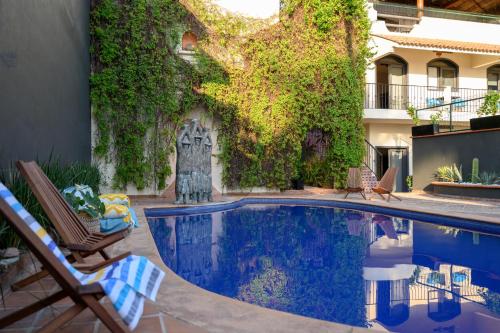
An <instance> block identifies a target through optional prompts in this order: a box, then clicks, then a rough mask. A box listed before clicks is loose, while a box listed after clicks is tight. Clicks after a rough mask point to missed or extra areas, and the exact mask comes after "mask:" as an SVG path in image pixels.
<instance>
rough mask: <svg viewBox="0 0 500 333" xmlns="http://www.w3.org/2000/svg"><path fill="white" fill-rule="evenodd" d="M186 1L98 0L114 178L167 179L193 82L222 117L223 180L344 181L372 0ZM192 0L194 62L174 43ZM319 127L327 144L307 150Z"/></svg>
mask: <svg viewBox="0 0 500 333" xmlns="http://www.w3.org/2000/svg"><path fill="white" fill-rule="evenodd" d="M179 2H180V3H182V5H181V4H180V3H179ZM179 2H177V1H175V0H134V1H132V0H122V1H117V0H94V1H93V4H92V17H91V37H92V76H91V89H92V90H91V91H92V93H91V97H92V106H93V112H94V119H95V121H96V124H97V129H98V140H97V144H96V147H95V154H96V155H97V156H100V157H107V158H108V159H110V160H113V162H114V163H115V165H116V173H115V175H114V185H115V187H125V186H126V185H127V184H128V183H134V184H135V185H136V186H137V187H138V188H139V189H141V188H144V187H145V186H146V185H148V184H149V182H150V181H151V180H152V181H154V182H155V183H156V185H157V187H158V188H159V189H161V188H163V187H164V185H165V179H166V177H167V176H168V175H170V173H171V169H170V165H169V155H170V154H171V153H172V152H173V151H174V145H173V143H174V140H175V131H176V128H177V126H178V124H179V121H180V120H181V117H182V115H183V114H185V113H186V112H188V111H190V110H191V109H192V107H193V105H194V103H196V102H197V96H196V95H195V94H193V88H195V89H194V91H197V93H198V94H199V97H201V100H202V101H203V102H204V104H205V105H206V106H207V108H208V110H209V111H210V112H211V113H212V114H213V115H214V116H216V117H217V118H218V119H220V128H219V131H218V134H219V136H218V140H219V145H220V148H221V154H220V156H219V161H220V163H221V164H222V166H223V182H224V184H225V185H227V186H229V187H236V188H246V187H253V186H267V187H273V188H280V189H285V188H288V187H289V186H290V183H291V180H292V179H297V178H302V179H305V180H307V182H308V183H310V184H313V185H321V186H332V185H335V186H342V185H343V184H344V181H345V177H346V171H347V169H348V167H350V166H357V165H359V164H360V163H361V160H362V156H363V137H364V127H363V125H362V114H363V91H364V74H365V69H366V65H367V59H368V57H369V56H370V52H369V49H368V47H367V41H368V31H369V20H368V19H367V14H366V10H365V8H364V0H284V1H282V2H283V3H282V11H281V13H280V17H279V21H278V20H277V18H272V19H268V20H257V19H249V18H243V17H240V16H237V15H232V14H229V13H227V12H224V11H222V10H221V9H220V8H219V7H217V6H215V5H214V4H213V2H212V1H211V0H180V1H179ZM186 8H187V11H189V12H190V15H193V17H195V18H196V20H198V21H199V22H200V24H201V26H202V27H203V28H204V29H205V35H204V36H203V38H202V40H201V41H200V43H199V44H198V50H197V65H196V66H195V67H196V68H192V67H191V66H190V65H189V64H187V63H185V62H184V61H183V60H181V59H180V58H179V57H178V56H177V55H176V53H175V47H176V44H177V43H178V42H179V40H180V32H181V31H182V30H183V23H182V22H184V20H185V19H186V13H187V11H186ZM273 20H275V22H272V21H273ZM311 131H313V132H314V131H319V132H321V133H322V135H324V136H325V137H327V138H328V140H326V141H325V142H327V143H328V144H327V145H325V147H323V148H322V153H321V155H320V156H316V155H314V154H313V155H311V156H308V154H305V153H304V149H305V147H304V142H305V141H306V138H307V135H308V133H310V132H311Z"/></svg>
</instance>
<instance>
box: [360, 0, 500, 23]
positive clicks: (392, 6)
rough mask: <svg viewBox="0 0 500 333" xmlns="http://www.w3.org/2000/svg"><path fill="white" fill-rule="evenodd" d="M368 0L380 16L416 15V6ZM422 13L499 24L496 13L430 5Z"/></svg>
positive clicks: (444, 17) (451, 18) (499, 17)
mask: <svg viewBox="0 0 500 333" xmlns="http://www.w3.org/2000/svg"><path fill="white" fill-rule="evenodd" d="M370 2H373V7H374V8H375V10H376V11H377V12H378V13H379V14H381V16H383V15H393V16H403V17H410V18H415V17H417V16H418V9H417V7H416V6H410V5H403V4H397V3H388V2H380V1H377V0H373V1H370ZM422 14H423V16H428V17H436V18H443V19H449V20H460V21H471V22H479V23H493V24H500V16H498V15H489V14H478V13H469V12H463V11H458V10H449V9H440V8H432V7H424V10H423V13H422Z"/></svg>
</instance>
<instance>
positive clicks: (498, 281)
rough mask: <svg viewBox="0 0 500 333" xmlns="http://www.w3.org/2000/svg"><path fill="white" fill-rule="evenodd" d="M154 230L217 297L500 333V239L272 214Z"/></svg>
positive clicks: (183, 270)
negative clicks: (499, 312)
mask: <svg viewBox="0 0 500 333" xmlns="http://www.w3.org/2000/svg"><path fill="white" fill-rule="evenodd" d="M149 225H150V228H151V231H152V233H153V237H154V239H155V242H156V245H157V247H158V250H159V252H160V254H161V256H162V258H163V260H164V262H165V263H166V264H167V265H168V266H169V267H170V268H171V269H172V270H174V271H175V272H176V273H177V274H178V275H180V276H181V277H183V278H184V279H186V280H187V281H190V282H191V283H193V284H196V285H198V286H200V287H203V288H205V289H207V290H210V291H213V292H216V293H218V294H221V295H225V296H229V297H233V298H236V299H239V300H242V301H245V302H249V303H253V304H258V305H261V306H264V307H268V308H272V309H277V310H282V311H287V312H291V313H295V314H299V315H304V316H307V317H312V318H317V319H323V320H328V321H334V322H340V323H345V324H350V325H356V326H365V327H369V326H374V327H379V328H380V327H381V326H384V327H387V328H389V329H391V330H394V331H397V332H455V333H459V332H476V333H483V332H488V333H491V332H496V331H495V329H497V330H498V331H500V329H499V327H500V319H499V317H497V316H496V315H494V314H493V313H492V312H490V311H489V310H488V309H487V307H486V306H484V303H485V299H486V301H487V303H488V305H489V307H490V308H492V307H494V306H495V304H496V306H497V307H498V306H499V299H498V294H497V292H500V261H499V259H500V237H497V236H492V235H485V234H478V233H473V232H469V231H464V230H460V229H453V228H449V227H442V226H437V225H433V224H429V223H422V222H416V221H409V220H404V219H399V218H395V217H390V216H386V215H380V214H374V213H367V212H361V211H354V210H346V209H338V208H323V207H305V206H276V205H262V206H256V205H255V206H254V205H252V206H245V207H241V208H237V209H233V210H228V211H221V212H215V213H210V214H201V215H187V216H171V217H165V218H150V219H149ZM495 297H497V298H496V300H495ZM492 329H493V330H492Z"/></svg>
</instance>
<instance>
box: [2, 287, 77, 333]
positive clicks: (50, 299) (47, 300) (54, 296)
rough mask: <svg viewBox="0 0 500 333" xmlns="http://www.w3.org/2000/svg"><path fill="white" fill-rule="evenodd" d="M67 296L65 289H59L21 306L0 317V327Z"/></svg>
mask: <svg viewBox="0 0 500 333" xmlns="http://www.w3.org/2000/svg"><path fill="white" fill-rule="evenodd" d="M66 296H68V293H67V292H66V291H65V290H60V291H58V292H56V293H55V294H52V295H50V296H49V297H47V298H44V299H41V300H39V301H38V302H35V303H33V304H31V305H28V306H27V307H25V308H22V309H20V310H17V311H16V312H14V313H11V314H9V315H7V316H5V317H3V318H2V319H0V328H4V327H6V326H9V325H10V324H12V323H15V322H16V321H18V320H21V319H23V318H25V317H27V316H29V315H30V314H32V313H35V312H37V311H38V310H40V309H43V308H44V307H46V306H49V305H51V304H53V303H55V302H57V301H59V300H61V299H63V298H64V297H66Z"/></svg>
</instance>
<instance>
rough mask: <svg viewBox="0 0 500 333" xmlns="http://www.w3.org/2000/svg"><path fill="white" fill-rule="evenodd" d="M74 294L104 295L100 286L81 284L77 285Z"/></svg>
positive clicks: (97, 284) (96, 284)
mask: <svg viewBox="0 0 500 333" xmlns="http://www.w3.org/2000/svg"><path fill="white" fill-rule="evenodd" d="M76 292H77V293H78V294H80V295H89V294H102V293H104V290H103V289H102V286H101V285H100V284H99V283H97V282H94V283H91V284H83V285H79V286H78V287H77V288H76Z"/></svg>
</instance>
